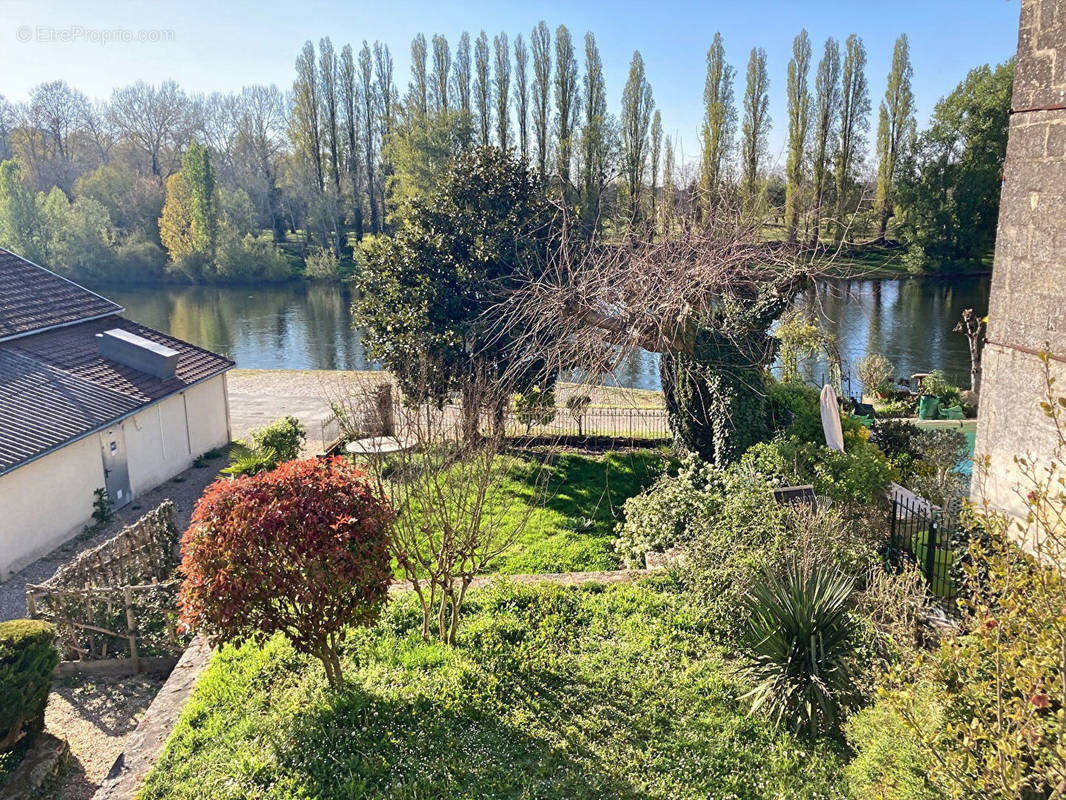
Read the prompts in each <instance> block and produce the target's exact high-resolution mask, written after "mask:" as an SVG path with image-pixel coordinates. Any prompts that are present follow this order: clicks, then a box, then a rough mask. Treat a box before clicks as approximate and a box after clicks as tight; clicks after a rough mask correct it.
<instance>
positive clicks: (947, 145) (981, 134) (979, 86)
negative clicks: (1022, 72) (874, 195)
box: [898, 61, 1014, 268]
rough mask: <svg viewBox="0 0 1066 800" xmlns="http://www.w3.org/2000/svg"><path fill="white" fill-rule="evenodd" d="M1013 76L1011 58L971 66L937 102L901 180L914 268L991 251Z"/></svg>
mask: <svg viewBox="0 0 1066 800" xmlns="http://www.w3.org/2000/svg"><path fill="white" fill-rule="evenodd" d="M1013 79H1014V63H1013V61H1008V62H1006V63H1004V64H1000V65H999V66H997V67H994V68H993V67H989V66H988V65H985V66H981V67H977V68H976V69H973V70H971V71H970V73H969V74H968V75H967V76H966V78H965V80H963V81H962V83H960V84H959V85H958V86H957V87H956V88H955V90H954V91H953V92H952V93H951V94H949V95H948V96H947V97H945V98H943V99H942V100H941V101H940V102H939V103H937V104H936V108H934V110H933V115H932V119H931V120H930V124H929V128H928V129H927V130H926V131H924V132H923V133H922V135H921V136H920V137H919V140H918V145H917V149H916V152H915V153H914V155H913V157H911V158H909V159H908V166H907V167H906V168H905V169H904V170H903V175H901V178H900V185H899V196H898V208H899V210H900V211H901V213H902V233H903V238H904V240H905V241H906V242H907V244H908V246H909V253H908V257H909V258H910V259H911V262H912V264H913V265H914V266H915V267H925V268H928V267H930V266H939V265H941V264H948V263H951V262H956V263H957V262H969V261H974V260H976V259H979V258H981V257H982V256H984V255H985V254H987V253H988V251H989V250H990V249H991V248H992V245H993V244H994V242H995V236H996V222H997V220H998V218H999V190H1000V183H1001V179H1002V175H1003V159H1004V157H1005V155H1006V151H1007V128H1008V122H1009V114H1010V99H1011V86H1012V83H1013Z"/></svg>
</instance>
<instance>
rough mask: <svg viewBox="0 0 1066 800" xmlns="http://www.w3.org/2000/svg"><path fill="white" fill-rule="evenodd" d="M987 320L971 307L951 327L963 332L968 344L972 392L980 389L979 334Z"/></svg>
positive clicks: (955, 330)
mask: <svg viewBox="0 0 1066 800" xmlns="http://www.w3.org/2000/svg"><path fill="white" fill-rule="evenodd" d="M987 322H988V318H987V317H979V316H977V314H975V313H974V310H973V309H972V308H967V309H964V310H963V312H962V319H960V320H959V321H958V322H957V323H955V327H954V328H952V330H953V331H954V332H955V333H963V334H965V335H966V342H967V344H968V345H969V346H970V391H971V392H973V393H974V394H978V393H980V391H981V334H982V332H983V331H984V328H985V324H986V323H987Z"/></svg>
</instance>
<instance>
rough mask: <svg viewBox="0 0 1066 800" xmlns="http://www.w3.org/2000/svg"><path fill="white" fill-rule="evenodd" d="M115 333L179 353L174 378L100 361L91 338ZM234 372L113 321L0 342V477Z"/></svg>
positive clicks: (203, 353)
mask: <svg viewBox="0 0 1066 800" xmlns="http://www.w3.org/2000/svg"><path fill="white" fill-rule="evenodd" d="M113 328H120V329H122V330H126V331H129V332H131V333H135V334H137V335H138V336H143V337H144V338H146V339H151V340H152V341H155V342H159V343H160V344H163V345H166V346H167V347H170V348H173V349H174V350H177V351H178V353H179V354H180V355H179V356H178V363H177V368H176V370H175V374H174V377H172V378H165V379H161V378H156V377H154V376H152V375H149V374H148V373H145V372H141V371H139V370H136V369H134V368H132V367H127V366H124V365H122V364H119V363H116V362H114V361H110V360H108V359H105V358H103V357H102V356H100V355H99V354H98V353H97V342H96V334H97V333H102V332H103V331H106V330H111V329H113ZM232 366H233V362H232V361H230V360H228V359H226V358H223V357H222V356H219V355H215V354H214V353H212V352H210V351H208V350H204V349H202V348H199V347H196V346H194V345H191V344H189V343H187V342H183V341H181V340H180V339H175V338H173V337H171V336H167V335H165V334H162V333H159V331H155V330H152V329H151V328H146V327H144V326H143V325H138V324H137V323H135V322H130V321H129V320H126V319H123V318H122V317H119V316H109V317H105V318H103V319H98V320H91V321H89V322H81V323H77V324H74V325H68V326H65V327H60V328H54V329H52V330H46V331H42V332H41V333H35V334H32V335H29V336H21V337H18V338H15V339H8V340H7V341H0V473H3V472H6V471H8V470H9V469H12V468H13V467H15V466H18V465H19V464H21V463H23V462H24V461H27V460H29V459H31V458H35V457H36V456H39V455H42V454H44V453H46V452H48V451H49V450H52V449H54V448H56V447H59V446H60V445H62V444H64V443H65V442H67V441H70V440H71V439H75V438H78V437H79V436H83V435H85V434H87V433H91V432H92V431H95V430H98V429H100V428H103V427H105V426H106V425H108V424H109V423H111V422H113V421H115V420H117V419H119V418H120V417H123V416H126V415H127V414H129V413H131V412H133V411H136V410H138V409H139V408H143V407H144V406H147V405H149V404H151V403H153V402H155V401H156V400H160V399H162V398H164V397H166V396H168V395H171V394H175V393H177V392H180V391H181V390H182V389H184V388H186V387H187V386H190V385H192V384H194V383H197V382H198V381H201V380H203V379H205V378H209V377H211V376H213V375H218V374H219V373H221V372H224V371H225V370H227V369H229V368H230V367H232Z"/></svg>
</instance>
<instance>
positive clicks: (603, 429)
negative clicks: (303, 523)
mask: <svg viewBox="0 0 1066 800" xmlns="http://www.w3.org/2000/svg"><path fill="white" fill-rule="evenodd" d="M416 413H417V412H416ZM442 413H443V415H444V419H445V420H447V421H448V423H447V424H449V425H455V426H458V425H460V424H461V420H462V417H463V414H462V407H461V406H460V405H458V404H447V405H445V406H444V408H443V409H442ZM410 415H411V409H405V408H403V407H402V406H400V405H398V404H397V405H395V406H394V419H395V420H396V423H395V432H396V434H397V435H400V436H403V435H405V427H406V425H405V420H406V419H407V418H408V417H409V416H410ZM495 424H496V421H495V420H494V419H493V415H492V414H491V412H485V413H484V414H483V416H482V419H481V426H482V429H483V430H486V431H488V430H491V429H492V428H493V427H494V425H495ZM503 432H504V435H505V436H506V437H508V438H511V439H529V438H536V439H545V438H547V439H551V438H565V439H571V440H575V441H579V442H580V441H590V442H591V441H599V442H601V443H602V442H607V443H608V444H610V443H618V444H628V443H637V444H639V443H649V442H659V441H668V440H669V439H670V438H671V437H672V436H673V434H672V433H671V432H670V425H669V422H668V420H667V417H666V411H665V410H664V409H661V408H598V407H587V408H585V409H583V410H582V411H580V412H577V413H575V412H574V411H572V410H571V409H568V408H564V407H558V406H557V407H556V408H555V410H554V414H552V415H551V419H550V420H548V421H542V422H537V423H533V424H530V425H528V426H527V425H526V424H525V423H524V422H523V421H521V420H520V419H519V418H518V416H517V415H516V414H515V412H514V411H513V410H512V409H507V410H506V411H505V412H504V416H503ZM367 435H371V434H367ZM375 435H376V434H375ZM345 436H346V433H345V427H344V425H343V424H342V421H341V420H340V419H338V417H337V416H336V415H330V416H329V417H327V418H326V419H325V420H323V421H322V423H321V425H320V429H319V438H320V440H321V442H322V452H326V451H327V450H330V449H331V448H335V447H336V446H337V444H338V442H340V441H341V440H342V439H344V438H345Z"/></svg>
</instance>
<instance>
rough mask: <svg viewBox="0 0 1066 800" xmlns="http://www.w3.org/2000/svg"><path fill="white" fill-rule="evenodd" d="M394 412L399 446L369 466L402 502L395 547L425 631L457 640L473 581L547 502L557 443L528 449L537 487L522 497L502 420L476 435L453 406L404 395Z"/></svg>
mask: <svg viewBox="0 0 1066 800" xmlns="http://www.w3.org/2000/svg"><path fill="white" fill-rule="evenodd" d="M482 389H483V390H494V389H495V384H493V385H486V386H483V387H482ZM374 403H375V399H374V398H371V397H368V398H366V399H365V400H363V401H360V400H355V401H354V402H353V401H349V402H347V403H346V404H345V405H347V406H348V407H367V406H371V405H373V404H374ZM395 413H396V415H397V420H396V427H397V433H398V434H399V435H398V437H397V439H395V440H394V441H395V442H396V444H397V445H398V451H397V452H394V453H391V454H389V455H388V457H387V461H386V460H385V459H384V458H382V457H380V456H371V457H370V458H369V459H368V464H367V466H368V468H369V469H370V471H371V473H372V474H373V475H374V476H375V477H376V479H377V481H378V484H379V487H380V488H381V489H382V491H383V492H384V493H385V494H386V495H387V496H388V497H389V499H390V500H391V502H392V505H393V508H394V509H395V511H396V522H395V524H394V528H393V539H392V547H393V557H394V558H395V559H396V563H397V564H398V565H399V567H400V569H401V570H402V571H403V574H404V579H405V580H406V581H407V584H408V585H409V586H410V587H411V588H412V589H413V590H414V592H415V594H416V595H417V597H418V600H419V603H420V606H421V609H422V636H423V637H424V638H427V639H428V638H429V637H430V636H431V635H436V636H438V637H439V638H440V639H441V640H442V641H443V642H444V643H445V644H449V645H450V644H454V643H455V636H456V632H457V630H458V625H459V617H460V613H461V611H462V608H463V604H464V602H465V600H466V593H467V590H468V589H469V588H470V584H471V583H472V582H473V580H474V578H475V577H476V576H477V575H478V574H480V573H482V572H484V571H485V570H486V569H487V568H489V567H490V566H491V564H492V562H493V561H494V560H495V559H497V558H499V557H500V556H501V555H502V554H503V553H505V552H506V551H507V550H508V549H510V548H511V547H512V546H513V545H514V543H515V542H516V541H517V539H518V537H519V536H520V535H521V534H522V532H523V530H524V529H525V527H526V525H527V523H528V521H529V518H530V515H531V514H532V512H533V510H534V509H535V507H536V505H537V504H538V503H539V501H540V499H541V497H542V494H543V488H544V482H545V479H546V476H547V471H546V470H544V468H543V467H544V464H545V463H546V462H547V460H548V459H550V453H551V450H550V448H548V449H546V450H543V451H541V452H540V453H539V454H538V455H536V456H527V457H526V458H524V459H523V463H522V464H521V465H520V468H521V469H523V470H526V471H528V473H527V474H528V477H527V481H528V483H530V484H531V485H532V487H533V497H532V498H531V499H530V500H527V501H526V502H524V503H522V504H520V505H516V504H515V503H514V502H513V497H512V496H511V494H510V490H509V488H508V484H507V481H506V478H507V477H508V475H509V474H510V472H511V470H512V469H514V468H515V467H516V464H515V461H514V459H513V458H511V457H509V456H507V455H506V454H505V451H504V445H505V442H504V439H503V436H502V430H500V429H497V428H495V426H490V428H491V430H486V431H485V432H484V433H483V435H482V436H480V437H479V438H478V439H477V440H476V444H474V445H472V444H471V443H470V440H469V439H467V438H465V437H464V436H462V435H461V434H460V426H459V425H458V424H457V421H456V419H455V416H454V414H453V413H451V410H450V409H448V408H447V407H444V408H442V407H439V406H436V405H432V404H430V405H422V404H417V403H416V404H412V403H401V404H398V405H396V406H395Z"/></svg>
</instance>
